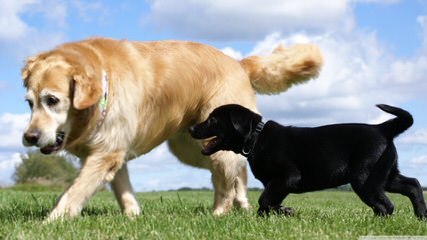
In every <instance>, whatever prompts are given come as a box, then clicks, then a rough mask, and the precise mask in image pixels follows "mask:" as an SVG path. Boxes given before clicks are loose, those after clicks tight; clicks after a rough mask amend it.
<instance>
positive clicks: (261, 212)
mask: <svg viewBox="0 0 427 240" xmlns="http://www.w3.org/2000/svg"><path fill="white" fill-rule="evenodd" d="M257 213H258V216H259V217H268V215H269V213H270V209H269V208H262V207H259V208H258V212H257Z"/></svg>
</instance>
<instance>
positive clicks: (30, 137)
mask: <svg viewBox="0 0 427 240" xmlns="http://www.w3.org/2000/svg"><path fill="white" fill-rule="evenodd" d="M24 138H25V141H27V142H28V143H29V144H31V145H36V144H37V142H38V141H39V138H40V131H38V130H35V131H29V132H26V133H25V134H24Z"/></svg>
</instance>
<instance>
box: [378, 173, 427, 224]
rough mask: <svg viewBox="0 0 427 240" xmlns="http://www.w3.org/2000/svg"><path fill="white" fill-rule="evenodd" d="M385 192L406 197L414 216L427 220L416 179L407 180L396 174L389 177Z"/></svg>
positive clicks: (420, 190) (421, 191)
mask: <svg viewBox="0 0 427 240" xmlns="http://www.w3.org/2000/svg"><path fill="white" fill-rule="evenodd" d="M386 191H388V192H392V193H400V194H402V195H404V196H407V197H408V198H409V199H410V200H411V203H412V205H413V207H414V212H415V215H416V216H417V217H418V218H420V219H427V211H426V204H425V201H424V196H423V190H422V188H421V185H420V183H419V182H418V180H417V179H415V178H408V177H405V176H403V175H401V174H399V173H397V174H395V175H393V176H391V177H390V180H389V181H388V183H387V185H386Z"/></svg>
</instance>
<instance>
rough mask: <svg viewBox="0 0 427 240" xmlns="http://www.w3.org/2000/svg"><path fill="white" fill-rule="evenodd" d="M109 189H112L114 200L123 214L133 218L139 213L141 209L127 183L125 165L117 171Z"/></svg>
mask: <svg viewBox="0 0 427 240" xmlns="http://www.w3.org/2000/svg"><path fill="white" fill-rule="evenodd" d="M111 187H112V188H113V191H114V194H115V195H116V199H117V201H118V202H119V205H120V208H121V209H122V212H123V213H124V214H126V215H127V216H129V217H134V216H137V215H139V214H140V213H141V209H140V207H139V204H138V202H137V200H136V198H135V194H134V193H133V190H132V185H131V184H130V181H129V173H128V168H127V164H126V163H124V164H123V166H122V168H120V170H119V171H117V173H116V176H115V177H114V179H113V181H112V182H111Z"/></svg>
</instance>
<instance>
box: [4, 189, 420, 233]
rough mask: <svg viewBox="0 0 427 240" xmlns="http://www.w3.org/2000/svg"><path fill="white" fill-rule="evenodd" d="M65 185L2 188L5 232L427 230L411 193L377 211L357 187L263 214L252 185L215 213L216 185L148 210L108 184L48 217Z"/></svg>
mask: <svg viewBox="0 0 427 240" xmlns="http://www.w3.org/2000/svg"><path fill="white" fill-rule="evenodd" d="M59 194H60V191H46V190H43V189H38V190H37V191H27V189H25V188H18V189H1V190H0V239H357V238H358V237H359V236H363V235H427V222H426V221H419V220H418V219H417V218H416V217H415V216H414V214H413V210H412V206H411V204H410V202H409V200H408V199H407V198H405V197H402V196H399V195H389V196H390V198H391V200H392V201H393V202H394V204H395V213H394V215H393V216H392V217H382V218H379V217H374V216H373V212H372V210H371V209H369V208H368V207H367V206H365V205H364V204H363V203H362V202H361V201H360V200H359V198H358V197H357V196H356V195H355V194H354V193H352V192H338V191H322V192H314V193H306V194H301V195H290V196H289V197H288V198H287V199H286V201H285V203H286V206H291V207H293V208H294V209H295V210H296V212H297V213H296V216H293V217H282V216H271V217H269V218H260V217H257V216H256V208H257V203H256V202H257V199H258V196H259V195H260V192H259V191H250V192H249V199H250V202H251V204H252V206H253V209H252V210H251V211H239V210H233V211H232V212H231V213H230V214H228V215H226V216H223V217H214V216H212V214H211V204H212V198H213V193H212V192H211V191H168V192H151V193H138V194H137V198H138V201H139V202H140V204H141V208H142V215H141V216H139V217H137V218H136V219H135V220H130V219H128V218H126V217H125V216H123V215H122V214H121V213H120V210H119V207H118V205H117V203H116V201H115V199H114V197H113V194H112V193H110V192H108V191H103V192H100V193H98V194H97V195H95V197H93V198H92V199H91V201H90V202H89V203H88V205H87V206H86V207H85V208H84V210H83V212H82V217H78V218H75V219H67V220H64V221H58V222H54V223H52V224H42V221H43V218H44V217H45V216H46V214H48V212H49V209H50V208H51V207H52V206H53V205H54V203H55V201H56V198H57V197H58V196H59Z"/></svg>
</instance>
